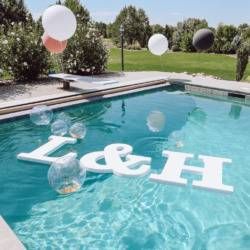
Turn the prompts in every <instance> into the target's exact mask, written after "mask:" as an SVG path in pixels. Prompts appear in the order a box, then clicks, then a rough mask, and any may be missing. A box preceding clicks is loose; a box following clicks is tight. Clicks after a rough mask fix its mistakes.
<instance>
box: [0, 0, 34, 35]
mask: <svg viewBox="0 0 250 250" xmlns="http://www.w3.org/2000/svg"><path fill="white" fill-rule="evenodd" d="M32 20H33V19H32V16H31V14H30V13H29V12H28V10H27V9H26V7H25V5H24V1H23V0H1V1H0V25H2V26H3V27H4V30H5V31H7V29H8V27H10V25H11V24H14V23H19V22H22V23H27V22H32Z"/></svg>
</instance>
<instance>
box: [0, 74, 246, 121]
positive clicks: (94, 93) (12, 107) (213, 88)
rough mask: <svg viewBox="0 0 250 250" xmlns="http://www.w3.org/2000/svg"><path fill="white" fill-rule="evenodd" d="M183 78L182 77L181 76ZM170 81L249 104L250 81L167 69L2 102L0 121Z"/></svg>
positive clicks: (139, 89) (142, 89) (157, 86)
mask: <svg viewBox="0 0 250 250" xmlns="http://www.w3.org/2000/svg"><path fill="white" fill-rule="evenodd" d="M179 78H180V79H179ZM171 84H179V85H181V86H183V87H184V88H185V90H186V91H187V92H190V93H192V94H198V95H200V94H201V95H205V96H211V95H212V96H216V97H220V96H223V97H227V96H235V97H239V98H242V99H244V100H245V103H246V104H250V84H248V83H243V82H235V81H226V80H218V79H214V78H211V77H198V76H195V77H194V76H190V75H186V74H178V73H177V74H176V73H170V74H169V73H168V74H165V75H161V77H156V76H155V77H152V78H147V79H145V78H144V79H143V78H141V79H139V80H130V81H128V82H123V83H121V82H120V83H118V84H112V85H107V86H102V87H101V88H99V89H94V90H91V89H90V90H85V91H82V92H80V93H75V92H73V93H64V94H53V95H47V96H41V97H36V98H29V99H26V100H20V101H11V102H7V103H1V104H0V122H2V121H8V120H12V119H15V118H18V117H23V116H26V115H28V114H29V110H30V109H32V108H33V107H34V106H37V105H48V106H51V107H52V109H60V108H64V107H67V106H72V105H77V104H80V103H86V102H92V101H96V100H101V99H107V98H112V97H114V96H122V95H126V94H129V93H136V92H141V91H145V90H150V89H156V88H160V87H164V86H168V85H171Z"/></svg>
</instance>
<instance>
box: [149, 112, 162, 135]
mask: <svg viewBox="0 0 250 250" xmlns="http://www.w3.org/2000/svg"><path fill="white" fill-rule="evenodd" d="M165 123H166V118H165V115H164V114H163V113H162V112H160V111H152V112H150V114H149V115H148V117H147V126H148V129H149V130H150V131H152V132H154V133H157V132H161V131H162V130H163V129H164V127H165Z"/></svg>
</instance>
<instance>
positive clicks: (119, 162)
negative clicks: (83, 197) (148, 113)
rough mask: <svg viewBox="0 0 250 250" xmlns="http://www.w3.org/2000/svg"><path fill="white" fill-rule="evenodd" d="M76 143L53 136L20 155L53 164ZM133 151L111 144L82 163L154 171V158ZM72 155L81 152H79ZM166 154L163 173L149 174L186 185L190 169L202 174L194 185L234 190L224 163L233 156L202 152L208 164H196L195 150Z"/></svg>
mask: <svg viewBox="0 0 250 250" xmlns="http://www.w3.org/2000/svg"><path fill="white" fill-rule="evenodd" d="M75 143H76V139H73V138H67V137H60V136H51V137H50V138H49V142H48V143H46V144H44V145H43V146H41V147H40V148H38V149H36V150H34V151H32V152H31V153H21V154H19V155H18V156H17V158H18V159H20V160H24V161H31V162H37V163H42V164H52V163H53V162H54V161H56V160H57V159H58V158H57V157H50V156H49V155H50V154H52V153H54V152H55V151H56V150H57V149H59V148H60V147H62V146H63V145H66V144H75ZM132 152H133V148H132V147H131V146H130V145H127V144H111V145H109V146H107V147H105V148H104V150H103V151H98V152H93V153H88V154H86V155H84V156H83V157H82V158H81V160H80V165H81V167H82V168H85V169H86V170H87V171H89V172H94V173H100V174H108V173H110V174H114V175H117V176H124V177H141V176H145V175H147V174H148V173H149V171H150V164H151V158H149V157H144V156H138V155H133V154H132ZM68 155H73V156H75V157H76V156H77V155H76V154H75V153H69V154H68ZM163 156H164V157H167V158H168V160H167V162H166V164H165V167H164V169H163V171H162V172H161V173H160V174H151V175H150V177H149V179H150V180H151V181H154V182H160V183H164V184H165V183H166V184H177V185H182V186H185V185H187V179H186V178H183V177H182V176H181V175H182V173H183V172H188V173H192V174H196V175H197V174H198V175H199V176H201V179H200V180H194V181H193V182H192V186H193V187H196V188H202V189H207V190H214V191H222V192H227V193H232V192H233V191H234V187H233V186H228V185H225V184H223V167H224V164H225V163H231V162H232V160H230V159H225V158H218V157H212V156H204V155H200V156H199V159H200V160H201V161H202V162H203V163H204V166H203V167H195V166H188V165H186V164H185V162H186V160H187V159H190V158H193V157H194V155H193V154H186V153H181V152H172V151H163ZM59 158H61V157H59ZM101 161H102V162H101Z"/></svg>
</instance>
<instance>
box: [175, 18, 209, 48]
mask: <svg viewBox="0 0 250 250" xmlns="http://www.w3.org/2000/svg"><path fill="white" fill-rule="evenodd" d="M207 27H208V23H207V21H206V20H205V19H203V20H201V19H197V18H189V19H187V20H185V21H184V22H179V23H178V24H177V28H176V31H175V32H174V33H173V50H175V51H176V50H177V51H178V50H182V51H185V52H194V51H196V50H195V48H194V46H193V36H194V34H195V32H196V31H198V30H199V29H202V28H207Z"/></svg>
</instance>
